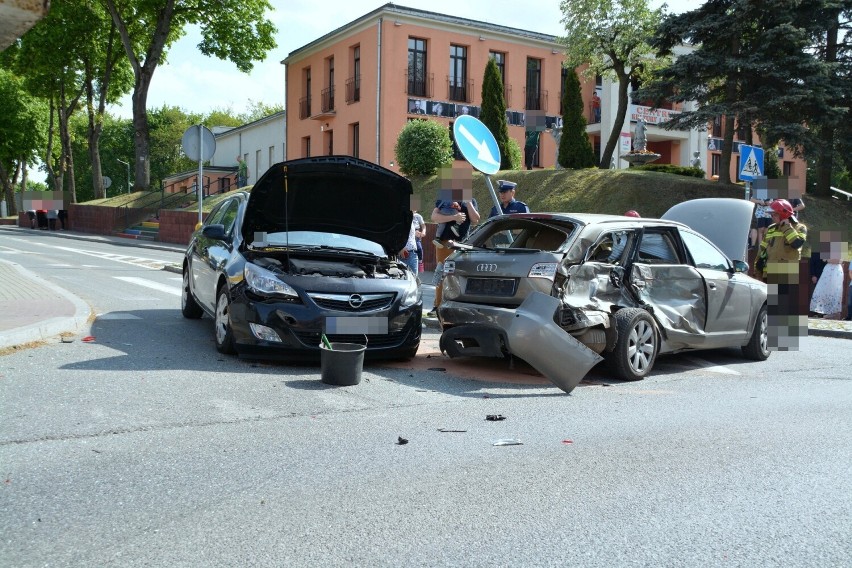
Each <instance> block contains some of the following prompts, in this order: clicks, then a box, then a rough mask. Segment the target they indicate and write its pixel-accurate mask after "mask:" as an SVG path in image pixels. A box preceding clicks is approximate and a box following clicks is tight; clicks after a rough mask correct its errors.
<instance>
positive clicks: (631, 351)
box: [606, 308, 659, 381]
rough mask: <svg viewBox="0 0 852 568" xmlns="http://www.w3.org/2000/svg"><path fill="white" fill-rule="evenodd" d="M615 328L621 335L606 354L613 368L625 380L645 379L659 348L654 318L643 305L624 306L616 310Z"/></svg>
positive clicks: (614, 372)
mask: <svg viewBox="0 0 852 568" xmlns="http://www.w3.org/2000/svg"><path fill="white" fill-rule="evenodd" d="M615 329H616V331H617V333H618V335H617V337H618V339H616V342H615V348H614V349H613V350H612V352H611V353H609V354H608V355H607V358H606V359H607V365H608V367H609V369H610V371H612V373H613V374H614V375H615V376H616V377H617V378H619V379H622V380H625V381H640V380H642V379H644V378H645V377H646V376H648V374H649V373H650V372H651V369H652V368H653V367H654V361H655V360H656V359H657V352H658V351H659V341H658V339H657V327H656V324H655V323H654V319H653V318H652V317H651V314H649V313H648V312H647V311H645V310H643V309H641V308H623V309H621V310H618V311H617V312H616V313H615Z"/></svg>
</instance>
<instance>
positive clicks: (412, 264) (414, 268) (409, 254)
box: [399, 218, 419, 276]
mask: <svg viewBox="0 0 852 568" xmlns="http://www.w3.org/2000/svg"><path fill="white" fill-rule="evenodd" d="M416 227H417V221H416V220H415V219H414V218H412V219H411V228H410V229H409V230H408V240H407V241H406V242H405V248H403V249H402V250H401V251H399V256H400V258H402V260H403V261H404V262H405V265H406V266H408V269H409V270H410V271H411V272H413V273H414V275H415V276H417V274H418V272H419V270H418V268H419V266H418V262H419V261H418V257H417V239H416V237H415V236H414V235H415V232H416Z"/></svg>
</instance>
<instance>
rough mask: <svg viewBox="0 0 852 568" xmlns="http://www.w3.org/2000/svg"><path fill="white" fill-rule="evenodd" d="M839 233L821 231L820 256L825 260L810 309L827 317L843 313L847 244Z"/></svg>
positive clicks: (835, 316)
mask: <svg viewBox="0 0 852 568" xmlns="http://www.w3.org/2000/svg"><path fill="white" fill-rule="evenodd" d="M839 237H840V235H839V234H838V233H833V232H832V231H821V232H820V242H819V248H820V250H819V256H820V257H821V258H822V259H824V260H825V266H824V267H823V269H822V274H821V275H820V277H819V279H818V280H817V282H816V286H815V287H814V293H813V296H811V305H810V311H811V312H813V313H815V314H817V315H818V316H820V317H824V318H826V319H840V318H841V316H842V315H843V257H845V256H847V255H846V248H847V244H846V242H845V241H838V240H835V238H839Z"/></svg>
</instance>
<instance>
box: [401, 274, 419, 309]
mask: <svg viewBox="0 0 852 568" xmlns="http://www.w3.org/2000/svg"><path fill="white" fill-rule="evenodd" d="M421 297H422V295H421V292H420V286H419V285H418V284H417V278H412V279H411V280H408V287H407V288H406V289H405V292H403V294H402V299H401V300H400V307H401V308H407V307H408V306H413V305H414V304H416V303H417V302H419V301H420V298H421Z"/></svg>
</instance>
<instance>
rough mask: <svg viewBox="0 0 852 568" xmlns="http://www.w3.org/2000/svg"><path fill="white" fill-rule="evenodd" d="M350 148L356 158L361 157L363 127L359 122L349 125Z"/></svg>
mask: <svg viewBox="0 0 852 568" xmlns="http://www.w3.org/2000/svg"><path fill="white" fill-rule="evenodd" d="M349 138H350V139H349V148H350V149H351V150H350V152H349V153H350V154H352V155H353V156H354V157H356V158H360V157H361V147H360V146H361V125H360V124H359V123H357V122H355V123H353V124H351V125H349Z"/></svg>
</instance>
